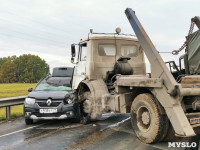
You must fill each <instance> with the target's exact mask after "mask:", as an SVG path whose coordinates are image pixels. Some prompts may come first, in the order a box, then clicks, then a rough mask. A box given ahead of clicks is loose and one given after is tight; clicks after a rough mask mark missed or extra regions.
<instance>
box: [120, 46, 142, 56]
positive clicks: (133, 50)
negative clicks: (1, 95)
mask: <svg viewBox="0 0 200 150" xmlns="http://www.w3.org/2000/svg"><path fill="white" fill-rule="evenodd" d="M137 53H138V51H137V46H135V45H124V46H121V54H122V56H127V57H135V56H137Z"/></svg>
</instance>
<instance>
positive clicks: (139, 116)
mask: <svg viewBox="0 0 200 150" xmlns="http://www.w3.org/2000/svg"><path fill="white" fill-rule="evenodd" d="M162 111H164V109H163V108H162V106H161V105H160V104H159V102H158V101H157V100H156V99H155V98H154V97H153V96H152V95H151V94H148V93H146V94H140V95H138V96H137V97H136V98H135V99H134V101H133V103H132V106H131V124H132V127H133V130H134V132H135V134H136V136H137V137H138V138H139V139H140V140H141V141H142V142H144V143H153V142H158V141H161V140H163V138H164V137H165V136H166V134H167V132H166V130H167V129H166V127H168V118H167V117H166V115H165V114H164V113H163V112H162Z"/></svg>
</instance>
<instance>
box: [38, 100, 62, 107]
mask: <svg viewBox="0 0 200 150" xmlns="http://www.w3.org/2000/svg"><path fill="white" fill-rule="evenodd" d="M36 103H37V104H38V105H39V106H40V107H58V106H59V105H60V104H61V103H62V101H55V102H54V101H52V103H51V105H49V106H48V105H47V102H46V101H36Z"/></svg>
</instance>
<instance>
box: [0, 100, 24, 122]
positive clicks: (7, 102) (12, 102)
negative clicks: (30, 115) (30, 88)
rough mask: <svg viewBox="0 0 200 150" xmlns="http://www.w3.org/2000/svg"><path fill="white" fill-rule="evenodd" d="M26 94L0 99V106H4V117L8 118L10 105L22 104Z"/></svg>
mask: <svg viewBox="0 0 200 150" xmlns="http://www.w3.org/2000/svg"><path fill="white" fill-rule="evenodd" d="M26 97H27V96H18V97H9V98H1V99H0V108H2V107H6V119H7V120H10V106H15V105H22V104H24V100H25V98H26Z"/></svg>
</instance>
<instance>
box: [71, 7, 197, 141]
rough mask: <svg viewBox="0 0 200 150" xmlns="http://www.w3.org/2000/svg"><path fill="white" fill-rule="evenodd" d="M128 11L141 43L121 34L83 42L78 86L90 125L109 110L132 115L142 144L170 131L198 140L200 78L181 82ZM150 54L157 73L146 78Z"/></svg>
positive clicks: (74, 84) (76, 73) (76, 75)
mask: <svg viewBox="0 0 200 150" xmlns="http://www.w3.org/2000/svg"><path fill="white" fill-rule="evenodd" d="M125 13H126V15H127V18H128V20H129V21H130V24H131V26H132V28H133V30H134V31H135V33H136V36H137V39H136V38H133V37H129V36H124V35H120V34H119V33H118V34H114V35H103V36H93V37H90V36H88V39H86V40H82V41H80V43H79V44H78V45H79V50H78V57H77V62H76V66H75V70H74V75H73V81H72V88H73V89H76V90H77V91H78V96H79V100H80V104H81V105H80V108H81V112H82V114H83V116H82V117H83V119H84V121H85V122H87V121H88V120H97V119H99V118H100V117H101V115H102V114H104V113H109V112H116V113H130V115H131V123H132V126H133V129H134V132H135V133H136V135H137V137H138V138H139V139H140V140H141V141H142V142H145V143H153V142H158V141H162V140H164V139H165V138H166V136H167V133H168V132H170V130H174V131H175V134H176V135H177V136H183V137H190V136H195V135H196V134H195V132H194V128H198V126H200V119H199V118H200V111H199V108H200V98H199V96H200V88H199V87H200V86H199V82H200V77H199V75H195V76H185V77H182V82H183V83H178V82H176V80H175V78H174V77H173V75H172V74H171V72H170V71H169V69H168V68H167V67H166V64H165V63H164V61H163V60H162V58H161V57H160V55H159V53H158V52H157V50H156V48H155V47H154V45H153V43H152V42H151V40H150V39H149V37H148V35H147V34H146V32H145V30H144V29H143V27H142V25H141V24H140V22H139V20H138V19H137V17H136V16H135V13H134V12H133V11H132V9H129V8H128V9H126V12H125ZM144 53H145V54H146V56H147V58H148V60H149V62H150V64H151V74H146V65H145V60H144ZM72 56H73V57H74V56H75V50H74V45H72ZM191 83H196V84H191ZM186 101H187V102H186ZM170 126H172V128H170Z"/></svg>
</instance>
